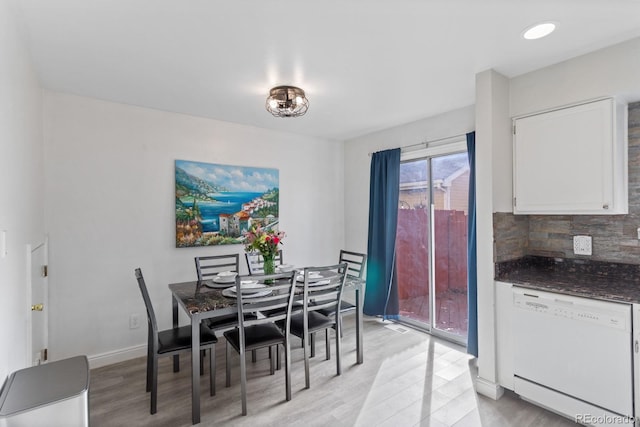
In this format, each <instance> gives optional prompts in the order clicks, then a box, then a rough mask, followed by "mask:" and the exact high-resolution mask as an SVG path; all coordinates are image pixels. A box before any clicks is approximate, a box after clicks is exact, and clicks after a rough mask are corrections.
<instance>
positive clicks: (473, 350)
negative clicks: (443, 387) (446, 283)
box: [467, 132, 478, 357]
mask: <svg viewBox="0 0 640 427" xmlns="http://www.w3.org/2000/svg"><path fill="white" fill-rule="evenodd" d="M467 155H468V156H469V215H468V218H467V220H468V224H467V303H468V307H469V313H468V319H469V330H468V332H467V353H469V354H473V355H474V356H476V357H478V269H477V262H476V258H477V250H476V245H477V243H476V133H475V132H470V133H468V134H467Z"/></svg>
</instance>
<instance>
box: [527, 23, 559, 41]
mask: <svg viewBox="0 0 640 427" xmlns="http://www.w3.org/2000/svg"><path fill="white" fill-rule="evenodd" d="M555 29H556V24H555V23H553V22H542V23H540V24H536V25H533V26H531V27H529V28H527V29H526V30H524V32H523V33H522V37H524V38H525V39H527V40H536V39H541V38H542V37H545V36H548V35H549V34H551V33H552V32H553V31H554V30H555Z"/></svg>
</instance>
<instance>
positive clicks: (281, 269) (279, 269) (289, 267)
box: [276, 264, 294, 273]
mask: <svg viewBox="0 0 640 427" xmlns="http://www.w3.org/2000/svg"><path fill="white" fill-rule="evenodd" d="M293 270H294V267H293V265H291V264H282V265H279V266H277V267H276V271H277V272H278V273H289V272H291V271H293Z"/></svg>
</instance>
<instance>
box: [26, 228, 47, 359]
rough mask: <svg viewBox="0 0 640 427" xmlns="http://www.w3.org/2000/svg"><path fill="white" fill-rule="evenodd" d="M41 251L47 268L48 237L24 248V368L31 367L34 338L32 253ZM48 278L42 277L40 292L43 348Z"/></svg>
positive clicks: (45, 333) (45, 330)
mask: <svg viewBox="0 0 640 427" xmlns="http://www.w3.org/2000/svg"><path fill="white" fill-rule="evenodd" d="M39 249H42V250H43V251H44V252H43V263H44V265H45V266H48V264H49V236H47V235H45V236H44V239H43V240H42V241H41V242H39V243H36V244H33V245H32V244H31V243H27V245H26V247H25V251H26V260H27V262H26V273H27V274H26V277H27V279H26V286H25V288H26V293H27V305H26V307H25V310H27V322H26V323H27V325H26V327H27V331H26V332H27V365H26V366H33V350H34V349H33V336H34V331H33V328H34V324H33V318H32V315H33V313H32V310H31V305H32V304H34V301H32V299H33V294H34V292H33V286H34V285H35V284H34V281H33V278H32V267H33V252H35V251H37V250H39ZM48 285H49V278H48V275H47V276H43V277H42V286H43V287H44V288H43V290H42V295H43V298H42V299H43V300H42V304H43V305H44V310H43V311H42V314H43V316H44V322H43V327H44V331H43V333H44V346H45V348H48V347H49V286H48ZM46 362H47V361H46V360H42V361H41V363H46Z"/></svg>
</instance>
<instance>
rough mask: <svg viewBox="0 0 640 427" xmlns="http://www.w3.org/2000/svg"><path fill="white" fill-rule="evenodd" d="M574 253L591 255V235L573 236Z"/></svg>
mask: <svg viewBox="0 0 640 427" xmlns="http://www.w3.org/2000/svg"><path fill="white" fill-rule="evenodd" d="M573 253H574V254H576V255H591V236H573Z"/></svg>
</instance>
